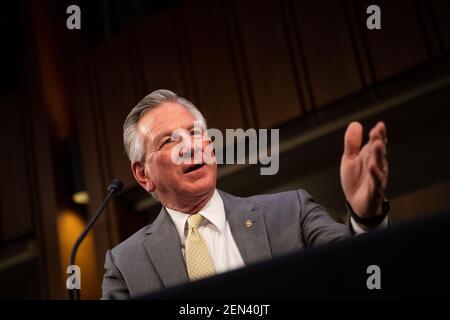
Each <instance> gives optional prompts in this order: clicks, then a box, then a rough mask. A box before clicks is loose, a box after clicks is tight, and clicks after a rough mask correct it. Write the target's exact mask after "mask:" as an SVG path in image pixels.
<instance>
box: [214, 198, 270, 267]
mask: <svg viewBox="0 0 450 320" xmlns="http://www.w3.org/2000/svg"><path fill="white" fill-rule="evenodd" d="M219 193H220V196H221V198H222V200H223V204H224V207H225V214H226V216H227V220H228V223H229V224H230V229H231V233H232V234H233V238H234V241H236V245H237V247H238V249H239V252H240V253H241V256H242V259H243V260H244V263H245V265H249V264H252V263H255V262H258V261H261V260H266V259H270V258H271V257H272V253H271V250H270V245H269V240H268V238H267V230H266V225H265V222H264V217H263V212H262V210H261V209H258V208H256V207H255V204H254V203H252V202H251V201H249V200H247V199H244V198H239V197H235V196H232V195H230V194H228V193H225V192H223V191H220V190H219Z"/></svg>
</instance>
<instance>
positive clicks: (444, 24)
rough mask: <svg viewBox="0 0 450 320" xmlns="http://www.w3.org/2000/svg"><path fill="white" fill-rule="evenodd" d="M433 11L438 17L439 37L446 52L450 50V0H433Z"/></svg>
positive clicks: (431, 2)
mask: <svg viewBox="0 0 450 320" xmlns="http://www.w3.org/2000/svg"><path fill="white" fill-rule="evenodd" d="M430 5H431V7H432V13H433V15H434V17H435V19H436V24H437V28H438V30H439V37H440V40H441V41H442V46H443V49H444V51H445V52H449V51H450V1H446V0H431V1H430Z"/></svg>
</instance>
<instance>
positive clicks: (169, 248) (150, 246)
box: [143, 208, 188, 287]
mask: <svg viewBox="0 0 450 320" xmlns="http://www.w3.org/2000/svg"><path fill="white" fill-rule="evenodd" d="M147 234H148V235H147V237H146V238H145V239H144V241H143V245H144V247H145V250H146V251H147V254H148V256H149V257H150V260H151V261H152V263H153V266H154V267H155V269H156V272H157V273H158V275H159V277H160V278H161V281H162V282H163V284H164V286H166V287H170V286H173V285H176V284H179V283H182V282H186V281H188V276H187V272H186V265H185V263H184V259H183V255H182V253H181V243H180V238H179V236H178V232H177V230H176V228H175V225H174V224H173V222H172V220H171V219H170V216H169V214H168V213H167V211H166V210H165V209H164V208H162V209H161V212H160V213H159V215H158V217H157V219H156V220H155V222H154V223H153V224H152V226H151V227H150V228H149V230H148V231H147Z"/></svg>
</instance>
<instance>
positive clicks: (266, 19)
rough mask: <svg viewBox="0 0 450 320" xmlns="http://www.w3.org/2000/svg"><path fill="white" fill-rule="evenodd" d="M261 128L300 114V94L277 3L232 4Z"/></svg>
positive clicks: (250, 0) (249, 2)
mask: <svg viewBox="0 0 450 320" xmlns="http://www.w3.org/2000/svg"><path fill="white" fill-rule="evenodd" d="M233 3H234V7H235V8H234V10H235V13H236V15H237V17H238V24H239V27H240V33H241V37H242V43H241V45H242V49H243V52H244V57H245V62H244V63H245V65H246V68H247V70H248V73H249V77H250V81H251V88H252V91H253V92H252V93H253V98H254V103H255V109H256V112H257V117H258V120H259V126H260V127H273V126H277V125H279V124H280V123H283V122H285V121H288V120H290V119H292V118H295V117H298V116H300V115H301V106H300V99H299V92H298V90H297V88H296V85H295V77H294V70H293V66H292V61H291V56H290V54H289V51H288V50H289V45H288V42H287V37H286V33H285V32H286V31H285V29H284V27H283V17H282V14H281V10H280V6H279V3H278V2H276V1H271V0H262V1H256V0H249V1H234V2H233Z"/></svg>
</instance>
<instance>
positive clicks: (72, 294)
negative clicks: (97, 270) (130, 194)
mask: <svg viewBox="0 0 450 320" xmlns="http://www.w3.org/2000/svg"><path fill="white" fill-rule="evenodd" d="M122 188H123V183H122V182H121V181H119V180H116V179H114V180H113V181H112V182H111V183H110V184H109V186H108V193H107V195H106V197H105V199H104V200H103V202H102V204H101V206H100V208H98V210H97V212H96V213H95V215H94V216H93V217H92V219H91V221H89V223H88V225H87V226H86V228H84V230H83V232H81V234H80V235H79V236H78V239H77V241H75V244H74V245H73V247H72V252H71V253H70V262H69V265H70V266H74V265H75V257H76V255H77V251H78V247H79V246H80V244H81V242H83V240H84V238H85V237H86V235H87V234H88V232H89V230H91V228H92V226H93V225H94V224H95V222H96V221H97V219H98V218H99V217H100V214H101V213H102V212H103V209H105V207H106V205H107V204H108V202H109V200H110V199H111V198H112V197H113V196H116V195H118V194H119V193H120V192H121V191H122ZM68 291H69V299H70V300H80V289H76V288H75V289H68Z"/></svg>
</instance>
